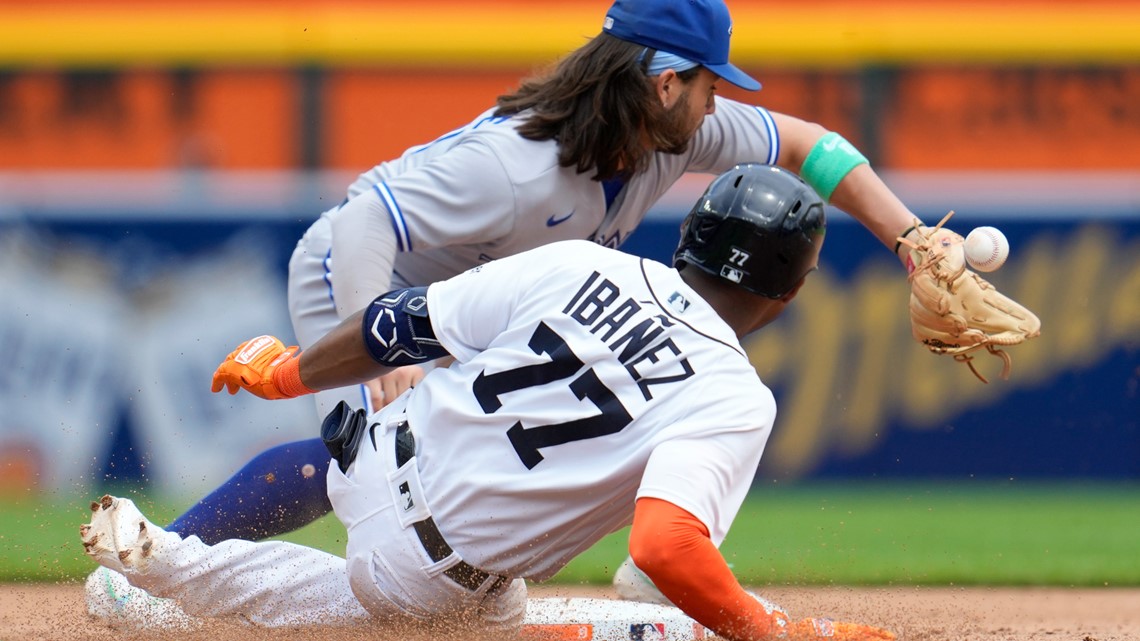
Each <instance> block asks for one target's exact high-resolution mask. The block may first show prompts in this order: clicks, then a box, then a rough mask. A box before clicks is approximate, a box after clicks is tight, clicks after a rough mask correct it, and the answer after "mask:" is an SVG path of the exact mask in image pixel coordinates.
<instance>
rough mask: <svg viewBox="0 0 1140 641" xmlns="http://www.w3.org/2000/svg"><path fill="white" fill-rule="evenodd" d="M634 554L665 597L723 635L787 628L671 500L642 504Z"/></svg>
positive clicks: (633, 533)
mask: <svg viewBox="0 0 1140 641" xmlns="http://www.w3.org/2000/svg"><path fill="white" fill-rule="evenodd" d="M629 553H630V556H631V557H632V558H633V561H634V563H635V564H636V565H637V567H638V568H640V569H641V571H642V572H645V574H646V575H647V576H648V577H649V578H650V579H652V580H653V584H654V585H656V586H657V588H658V589H659V590H661V593H662V594H664V595H665V596H666V597H667V598H668V599H669V600H670V601H672V602H673V604H674V605H676V606H677V607H679V608H681V609H682V610H684V612H685V614H687V615H689V616H690V617H692V618H693V619H695V620H696V621H697V622H699V623H700V624H701V625H703V626H705V627H706V628H708V629H710V630H712V631H713V632H715V633H716V634H717V635H718V636H721V637H724V638H728V639H768V638H774V637H775V636H776V634H777V632H778V631H779V630H780V629H781V628H782V627H783V626H784V625H786V624H787V619H786V618H785V617H784V616H783V615H782V614H781V613H779V612H777V611H769V610H767V609H766V608H765V607H764V605H763V604H761V603H760V602H759V601H758V600H756V599H754V598H752V597H751V596H749V595H748V593H747V592H745V591H744V588H742V587H740V583H739V582H738V581H737V580H736V577H735V576H733V575H732V570H730V569H729V567H728V564H727V563H725V561H724V557H723V556H721V554H720V551H719V550H717V549H716V546H715V545H713V542H712V540H711V539H709V531H708V528H706V527H705V524H704V523H702V522H701V521H700V520H699V519H698V518H697V517H695V516H693V515H692V514H690V513H689V512H687V511H685V510H684V509H682V508H680V507H678V506H677V505H674V504H673V503H670V502H669V501H664V500H661V499H654V498H650V497H642V498H640V499H637V504H636V507H635V508H634V515H633V528H632V529H631V530H630V536H629Z"/></svg>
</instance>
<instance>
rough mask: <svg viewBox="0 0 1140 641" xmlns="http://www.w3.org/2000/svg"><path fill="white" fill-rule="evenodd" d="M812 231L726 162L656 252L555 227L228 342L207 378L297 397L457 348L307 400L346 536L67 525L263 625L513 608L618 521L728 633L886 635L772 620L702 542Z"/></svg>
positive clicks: (724, 505)
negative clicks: (762, 352) (215, 535)
mask: <svg viewBox="0 0 1140 641" xmlns="http://www.w3.org/2000/svg"><path fill="white" fill-rule="evenodd" d="M824 232H825V220H824V205H823V202H822V200H821V199H820V198H819V197H818V196H817V195H816V193H815V191H813V190H812V189H811V188H810V187H809V186H808V185H807V184H806V183H804V182H802V181H801V180H800V179H798V178H797V177H796V176H794V175H793V174H791V173H789V172H786V171H784V170H781V169H779V168H775V167H768V166H762V165H742V166H739V167H736V168H733V169H732V170H730V171H728V172H727V173H725V174H724V175H722V176H720V177H718V178H717V179H716V180H715V181H714V182H713V183H712V185H711V186H710V187H709V189H708V190H707V191H706V193H705V194H704V195H703V196H702V198H701V199H700V200H699V201H698V203H697V204H696V206H695V207H694V208H693V210H692V212H691V213H690V214H689V215H688V217H687V218H686V220H685V222H684V224H683V227H682V234H681V241H680V244H679V245H678V247H677V249H676V252H675V254H674V259H673V262H674V267H672V268H670V267H668V266H665V265H662V264H660V263H656V262H653V261H650V260H646V259H641V258H637V257H635V256H631V255H628V254H624V253H621V252H618V251H614V250H612V249H608V248H605V247H602V246H600V245H598V244H597V243H590V242H586V241H580V240H579V241H564V242H559V243H554V244H550V245H547V246H544V247H542V248H539V249H535V250H530V251H526V252H522V253H519V254H516V255H514V256H510V257H506V258H502V259H499V260H495V261H491V262H488V263H486V264H483V265H480V266H477V267H474V268H472V269H470V270H467V271H466V272H464V273H462V274H461V275H459V276H456V277H453V278H451V279H449V280H446V281H442V282H438V283H435V284H433V285H431V286H429V287H412V288H401V289H397V290H395V291H392V292H389V293H387V294H384V295H381V296H380V297H378V298H376V299H375V300H374V301H373V302H372V303H371V304H369V305H368V306H366V308H365V309H363V310H362V311H359V312H356V313H355V314H352V315H351V316H349V318H347V319H346V320H345V321H344V322H342V323H341V324H339V325H338V326H337V327H336V328H335V329H334V330H333V331H332V332H330V333H329V334H327V335H326V336H324V337H323V338H321V339H320V340H318V341H317V342H316V343H315V344H314V345H312V346H311V347H310V348H308V349H306V350H304V351H303V352H301V351H299V350H298V349H297V348H296V347H290V348H286V347H285V346H284V345H283V344H282V343H281V342H280V341H279V340H277V339H276V338H274V337H270V336H261V337H258V338H254V339H252V340H249V341H246V342H245V343H243V344H241V345H240V346H239V347H238V348H237V349H235V350H234V351H233V352H232V353H231V354H230V355H229V357H228V358H226V360H225V361H224V362H223V363H222V364H221V365H220V366H219V368H218V370H217V372H216V374H215V376H214V384H213V389H214V391H221V390H222V389H224V388H228V390H229V391H230V392H231V393H237V391H238V390H239V389H245V390H247V391H249V392H251V393H253V394H256V395H257V396H260V397H262V398H267V399H281V398H291V397H295V396H299V395H303V394H312V393H315V392H316V391H317V390H327V389H335V388H338V387H343V386H345V385H351V384H357V383H360V382H362V381H365V380H368V379H370V378H374V377H376V376H377V375H380V374H383V373H385V372H387V371H390V370H391V369H392V368H394V367H398V366H406V365H409V364H415V363H420V362H425V361H427V360H431V359H436V358H440V357H445V356H451V357H453V358H454V359H455V363H454V364H452V365H451V366H449V367H447V368H439V369H436V370H433V371H432V372H430V373H429V374H428V375H427V376H426V377H425V378H424V379H423V380H422V381H421V382H420V383H419V384H418V385H417V386H416V387H415V388H414V389H411V390H409V391H408V392H406V393H404V394H403V395H401V396H400V397H398V398H397V399H396V400H395V401H394V402H392V403H391V404H389V405H387V406H386V407H385V408H383V409H381V410H380V411H378V412H376V413H374V414H372V415H371V416H366V414H365V413H364V412H363V411H362V410H356V411H354V410H352V409H351V408H350V407H349V406H348V405H347V404H340V405H338V407H337V408H336V409H335V410H334V411H333V412H332V413H330V414H329V417H328V418H327V419H326V420H325V422H324V425H323V426H322V437H323V440H324V442H325V444H326V445H327V447H328V450H329V452H330V453H332V454H333V456H334V459H335V460H334V461H333V464H331V465H330V466H329V472H328V487H329V498H330V499H331V501H332V504H333V506H334V509H335V512H336V514H337V516H338V517H339V518H340V519H341V520H342V521H343V522H344V525H345V527H346V529H347V531H348V543H347V559H344V560H342V559H339V558H338V557H334V556H331V555H328V554H326V553H324V552H321V551H318V550H314V549H312V548H306V547H302V546H298V545H293V544H288V543H281V542H257V543H255V542H249V541H240V540H230V541H226V542H224V543H222V544H219V545H217V546H208V545H206V544H204V543H203V542H202V541H200V540H199V539H198V538H196V537H190V538H183V537H181V536H179V535H178V534H176V533H173V532H165V531H163V530H162V529H160V528H158V527H157V526H155V525H153V524H152V523H150V522H148V521H147V520H146V519H145V518H144V517H143V516H142V515H141V514H140V513H139V511H138V510H137V508H135V506H134V505H133V504H132V503H131V502H130V501H129V500H127V499H115V498H112V497H104V498H103V499H102V500H101V501H99V502H96V503H94V504H92V509H93V510H94V516H93V519H92V522H91V524H90V525H87V526H84V527H83V528H82V534H83V543H84V547H85V549H86V550H87V552H88V554H90V555H91V556H92V557H94V558H95V559H96V560H98V561H99V563H101V564H103V565H105V566H107V567H110V568H112V569H115V570H119V571H122V572H123V573H125V574H126V576H127V577H128V578H129V580H130V581H131V582H132V583H133V584H134V585H136V586H139V587H142V588H144V589H146V590H147V591H149V592H151V593H153V594H155V595H158V596H163V597H175V598H177V599H178V600H179V602H180V603H181V605H182V606H183V607H184V609H185V610H186V611H187V612H189V613H191V614H213V615H227V614H238V615H241V616H242V617H244V618H247V619H249V620H251V621H254V622H258V623H264V624H267V625H281V624H289V623H297V622H302V623H303V622H310V623H314V622H323V623H327V622H330V621H338V620H358V619H359V618H361V608H363V611H366V612H367V613H368V615H370V616H372V617H376V618H377V619H381V620H417V621H436V622H438V621H441V620H450V619H451V618H452V617H454V618H456V619H457V620H461V621H464V623H465V624H471V623H472V622H474V623H477V624H479V625H482V626H490V627H493V628H494V627H500V626H503V627H507V628H513V627H517V626H518V625H519V624H520V623H521V622H522V620H523V616H524V612H525V603H526V599H525V596H526V585H525V583H524V581H522V580H521V579H523V578H529V579H534V580H543V579H546V578H549V577H551V576H553V575H554V574H555V573H556V572H557V571H558V570H559V569H560V568H562V567H563V566H564V565H565V564H566V563H567V562H569V561H570V560H571V559H572V558H574V557H575V556H576V555H578V554H579V553H581V552H582V551H584V550H586V549H587V548H589V547H590V546H591V545H593V544H594V543H595V542H597V541H598V540H599V539H600V538H602V537H603V536H605V535H607V534H609V533H611V532H614V531H617V530H619V529H621V528H623V527H625V526H627V525H630V524H631V522H632V529H631V534H630V544H629V545H630V554H631V556H632V558H633V559H634V561H635V562H636V564H637V565H638V567H640V568H641V569H642V570H644V571H645V573H646V574H647V575H648V576H650V577H651V578H652V580H653V581H654V583H655V584H656V585H657V586H658V587H659V588H660V589H661V591H662V592H663V593H664V594H665V595H666V596H667V597H668V598H669V599H670V600H672V601H673V602H674V603H675V604H677V605H678V606H679V607H680V608H681V609H682V610H683V611H684V612H685V613H687V614H688V615H689V616H691V617H693V618H694V619H696V620H697V621H699V622H700V623H702V624H703V625H705V626H706V627H707V628H709V629H711V630H713V631H714V632H715V633H716V634H718V635H720V636H721V637H723V638H725V639H732V640H740V641H743V640H757V639H775V638H787V639H820V638H832V639H852V640H854V639H860V640H876V639H893V638H894V635H893V634H891V633H889V632H887V631H885V630H880V629H878V628H874V627H870V626H865V625H859V624H853V623H835V622H831V621H827V620H823V619H812V618H809V619H803V620H800V621H797V622H793V621H790V620H789V619H788V618H787V616H786V615H784V614H783V613H782V612H781V611H779V610H776V609H771V608H768V607H765V604H763V603H762V602H761V601H758V600H756V599H754V598H752V597H751V596H749V595H748V594H747V593H746V592H745V591H744V590H743V589H742V588H741V586H740V585H739V584H738V583H737V581H736V579H735V578H734V577H733V575H732V573H731V571H730V570H729V568H728V566H727V565H726V563H725V561H724V559H723V558H722V557H721V556H720V553H719V552H718V550H717V546H718V545H719V544H720V543H721V541H722V540H723V539H724V537H725V535H726V533H727V532H728V529H729V526H730V525H731V523H732V521H733V519H734V518H735V515H736V512H737V510H738V509H739V508H740V505H741V503H742V502H743V500H744V497H745V495H746V494H747V492H748V490H749V487H750V484H751V482H752V478H753V474H754V472H755V470H756V466H757V464H758V463H759V460H760V456H761V454H762V452H763V450H764V445H765V443H766V441H767V439H768V436H769V434H770V432H771V429H772V424H773V421H774V420H775V416H776V406H775V401H774V399H773V396H772V394H771V392H770V391H769V390H768V388H767V387H765V386H764V384H763V383H762V382H761V381H760V379H759V378H758V377H757V375H756V371H755V369H754V368H753V366H752V364H751V363H750V362H749V360H748V357H747V355H746V354H745V351H744V349H743V348H742V347H741V345H740V338H741V337H742V336H744V335H746V334H748V333H750V332H752V331H754V330H756V329H759V328H760V327H763V326H764V325H766V324H767V323H769V322H770V321H772V320H773V319H775V318H776V317H777V316H778V315H779V314H780V313H781V312H782V311H783V309H784V308H785V306H786V305H788V303H790V302H791V300H792V299H793V298H794V297H795V295H796V293H797V292H798V291H799V289H800V287H801V286H802V285H803V284H804V281H805V279H806V277H807V276H808V274H809V273H810V272H811V271H812V270H814V269H815V267H816V264H817V261H818V258H819V253H820V249H821V247H822V245H823V237H824ZM353 597H355V600H354V598H353ZM357 602H359V604H358V603H357Z"/></svg>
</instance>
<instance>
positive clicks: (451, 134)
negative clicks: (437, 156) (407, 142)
mask: <svg viewBox="0 0 1140 641" xmlns="http://www.w3.org/2000/svg"><path fill="white" fill-rule="evenodd" d="M464 129H466V127H460V128H459V129H456V130H455V131H450V132H448V133H445V134H443V135H442V136H440V137H439V138H436V139H435V140H433V141H431V142H429V143H428V144H426V145H420V146H419V147H417V148H416V149H413V150H412V153H413V154H418V153H420V152H421V151H423V150H425V149H429V148H431V146H432V145H434V144H436V143H437V142H443V141H444V140H447V139H448V138H454V137H456V136H458V135H459V134H461V133H463V130H464Z"/></svg>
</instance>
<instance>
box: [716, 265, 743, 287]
mask: <svg viewBox="0 0 1140 641" xmlns="http://www.w3.org/2000/svg"><path fill="white" fill-rule="evenodd" d="M720 277H721V278H725V279H728V280H731V281H732V282H734V283H739V282H740V281H741V280H743V279H744V272H742V271H740V270H739V269H736V268H735V267H729V266H728V265H725V266H723V267H721V268H720Z"/></svg>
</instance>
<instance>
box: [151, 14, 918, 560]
mask: <svg viewBox="0 0 1140 641" xmlns="http://www.w3.org/2000/svg"><path fill="white" fill-rule="evenodd" d="M731 24H732V23H731V19H730V17H729V13H728V9H727V7H726V6H725V4H724V2H723V0H695V1H691V2H690V1H688V0H685V1H680V0H617V1H616V2H615V3H614V4H613V6H611V7H610V9H609V10H608V11H607V12H606V15H605V20H604V22H603V29H602V32H601V33H600V34H599V35H598V36H596V37H595V38H593V39H592V40H591V41H589V42H588V43H587V44H585V45H584V46H582V47H581V48H580V49H578V50H577V51H574V52H573V53H571V54H570V55H568V56H567V57H566V58H565V59H563V60H562V61H561V62H560V63H559V64H558V65H557V66H556V67H555V68H554V69H553V70H552V71H550V72H549V73H548V74H546V75H543V76H540V77H536V78H532V79H528V80H526V81H524V82H523V83H522V86H521V87H520V88H519V89H518V90H517V91H515V92H514V93H511V94H508V95H505V96H502V97H500V98H499V100H498V105H497V106H496V107H495V108H493V109H491V110H489V111H487V112H485V113H483V114H480V115H478V116H477V117H475V118H474V119H473V120H472V121H471V123H470V124H468V125H467V126H465V127H462V128H460V129H457V130H455V131H452V132H450V133H447V134H444V135H443V136H440V137H439V138H438V139H436V140H435V141H433V142H431V143H429V144H426V145H423V146H420V147H415V148H412V149H409V150H408V151H407V152H406V153H404V154H403V155H402V156H401V157H400V158H397V159H395V160H392V161H388V162H384V163H381V164H379V165H377V166H376V167H373V168H372V169H371V170H369V171H367V172H365V173H363V174H361V175H360V177H359V178H358V179H357V180H356V181H355V182H354V183H353V184H352V185H350V186H349V188H348V194H347V196H348V197H347V199H346V201H345V202H344V203H343V204H342V205H341V206H339V207H336V208H334V209H331V210H329V211H326V212H324V213H323V214H322V215H321V217H320V218H319V219H318V220H317V221H316V222H315V223H314V224H313V225H312V227H311V228H310V229H309V230H308V231H307V232H306V234H305V235H304V237H303V238H302V239H301V240H300V242H299V243H298V245H297V248H296V251H295V252H294V254H293V257H292V260H291V262H290V273H289V285H288V296H289V309H290V312H291V316H292V319H293V325H294V329H295V333H296V337H297V341H298V343H299V344H300V345H301V346H302V347H307V346H309V345H312V344H313V343H315V342H316V340H317V339H318V338H320V337H321V336H323V335H324V334H326V333H327V332H328V331H330V330H331V329H332V328H333V327H335V326H336V325H337V323H339V322H340V320H341V319H342V318H343V317H346V316H347V315H349V314H351V313H353V312H355V311H358V310H360V309H362V308H363V307H364V306H365V305H367V304H368V303H369V302H370V301H371V300H372V299H373V298H374V297H375V296H377V295H379V294H381V293H384V292H386V291H388V290H390V289H392V288H393V287H409V286H424V285H428V284H430V283H432V282H435V281H438V280H443V279H446V278H450V277H451V276H454V275H456V274H458V273H460V272H462V271H464V270H467V269H470V268H472V267H474V266H476V265H480V264H483V263H485V262H487V261H489V260H491V259H495V258H501V257H504V256H509V255H512V254H515V253H518V252H521V251H525V250H528V249H532V248H535V247H539V246H541V245H545V244H548V243H551V242H556V241H559V240H569V239H588V240H591V241H593V242H595V243H597V244H600V245H603V246H606V247H618V246H620V245H621V244H622V241H623V240H624V239H625V238H626V237H627V236H629V234H630V233H632V232H633V231H634V229H635V228H636V227H637V225H638V224H639V223H640V222H641V220H642V218H644V216H645V214H646V212H647V211H648V210H649V209H650V208H651V207H652V206H653V204H654V203H655V202H657V200H658V199H659V198H660V197H661V196H662V195H663V194H664V193H665V192H666V191H667V190H668V189H669V188H670V187H671V186H672V185H673V184H674V183H675V182H676V181H677V180H678V178H680V177H681V176H682V175H683V174H685V173H686V172H702V173H709V174H713V175H715V174H718V173H720V172H722V171H725V170H727V169H729V168H730V167H732V166H734V165H736V164H739V163H743V162H760V163H764V164H769V165H776V166H780V167H784V168H787V169H789V170H791V171H794V172H796V173H798V174H800V175H801V176H802V177H803V178H804V180H806V181H807V182H808V184H810V185H811V186H812V187H813V188H814V189H815V190H816V191H817V192H818V193H819V194H820V195H821V196H822V197H823V199H824V200H825V201H830V202H831V203H832V204H834V205H836V206H837V207H839V208H841V209H843V210H844V211H846V212H849V213H850V214H851V215H852V216H854V217H855V218H856V219H857V220H859V221H860V222H861V223H863V224H864V225H865V226H866V227H867V228H868V229H869V230H870V231H871V232H872V233H873V234H875V236H876V237H877V238H879V239H880V240H881V241H882V242H883V243H884V244H885V245H886V246H887V247H896V236H898V235H899V234H900V233H901V232H902V231H903V230H904V229H905V228H907V227H908V226H909V225H911V224H912V223H913V221H914V215H913V214H912V213H911V212H910V211H909V210H908V209H907V208H906V207H905V206H904V205H903V203H901V202H900V201H899V200H898V198H896V197H895V196H894V195H893V194H892V193H891V191H890V190H889V189H888V188H887V187H886V186H885V185H884V184H883V183H882V181H880V180H879V178H878V177H877V176H876V174H875V172H874V171H872V169H871V168H870V166H869V165H868V164H867V162H866V159H865V158H864V157H863V156H862V154H860V153H859V152H858V151H857V150H856V149H855V148H854V147H852V146H851V145H850V144H849V143H847V142H846V141H844V139H843V138H842V137H841V136H840V135H839V134H837V133H830V132H828V131H826V130H825V129H824V128H823V127H821V126H819V125H816V124H812V123H808V122H805V121H803V120H800V119H798V118H795V117H792V116H788V115H784V114H780V113H775V112H771V111H769V110H767V109H764V108H762V107H759V106H754V105H748V104H742V103H739V102H735V101H732V100H727V99H724V98H720V97H717V96H716V90H717V87H718V85H720V84H721V82H722V81H723V82H729V83H732V84H734V85H737V86H740V87H742V88H744V89H751V90H755V89H759V87H760V84H759V83H758V82H757V81H756V80H754V79H753V78H751V77H749V76H748V75H746V74H744V73H743V72H741V71H740V70H739V69H737V68H736V67H735V66H733V65H732V64H730V63H729V61H728V53H729V34H730V31H731ZM896 249H897V247H896ZM412 371H413V372H415V370H412ZM403 372H405V374H404V375H403V378H402V379H400V381H399V382H395V383H390V384H389V386H388V391H389V392H390V393H389V396H390V397H393V398H394V397H395V396H396V395H397V394H398V393H399V392H400V391H402V389H403V388H405V387H406V386H407V385H408V384H410V383H411V382H414V381H415V380H417V379H418V376H420V375H422V373H420V374H416V373H406V372H408V370H403ZM316 399H317V404H318V416H321V417H323V416H325V415H326V414H327V413H328V412H329V411H331V410H332V409H333V408H334V407H335V406H336V405H337V403H339V402H340V401H342V400H343V401H346V402H348V403H349V405H351V406H353V407H357V408H365V409H367V408H368V407H369V405H368V404H369V402H370V395H369V394H367V393H365V392H364V391H363V390H362V389H361V388H360V387H359V386H351V387H347V388H343V389H337V390H325V391H322V392H320V393H319V394H317V395H316ZM323 457H324V448H323V446H322V445H321V444H320V441H319V440H317V439H313V440H311V441H305V442H301V443H290V444H288V445H284V446H281V447H279V448H277V449H275V450H271V451H269V452H266V453H264V454H263V455H261V456H259V457H258V458H257V459H256V460H255V461H253V462H251V464H250V465H249V466H248V467H247V468H245V469H243V470H242V471H241V472H239V473H238V474H237V475H235V476H234V478H233V479H231V480H230V481H229V482H228V483H227V484H225V485H224V486H222V487H221V488H219V489H218V490H217V491H216V492H214V493H213V494H212V495H211V496H209V497H207V498H206V499H205V500H204V501H203V502H202V503H200V504H199V505H197V506H195V507H194V508H192V509H191V510H190V511H189V512H187V513H186V514H185V515H183V516H182V517H180V518H178V519H177V520H176V521H175V522H174V523H173V524H172V525H171V529H172V530H174V531H177V532H180V533H181V534H183V535H190V534H194V535H197V536H199V537H201V538H202V539H203V540H205V541H208V542H216V541H220V540H224V539H227V538H247V539H259V538H264V537H268V536H272V535H276V534H280V533H283V532H286V531H290V530H292V529H295V528H296V527H300V526H301V525H304V524H306V523H308V522H310V521H311V520H313V519H315V518H317V517H319V516H320V515H322V514H324V513H326V512H327V511H328V509H330V506H329V505H328V502H327V499H326V498H325V491H324V487H323V486H322V485H323V484H322V483H321V481H320V475H317V476H316V477H314V478H312V479H308V478H305V477H303V475H301V474H300V472H299V471H300V470H302V469H304V467H305V465H306V464H310V465H316V466H317V467H318V468H319V467H320V465H321V464H322V462H323V460H322V459H323ZM270 474H272V478H274V479H275V482H274V483H273V484H272V485H270V484H266V483H264V482H263V481H262V479H264V478H266V477H267V476H269V475H270Z"/></svg>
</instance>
